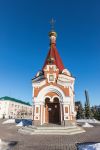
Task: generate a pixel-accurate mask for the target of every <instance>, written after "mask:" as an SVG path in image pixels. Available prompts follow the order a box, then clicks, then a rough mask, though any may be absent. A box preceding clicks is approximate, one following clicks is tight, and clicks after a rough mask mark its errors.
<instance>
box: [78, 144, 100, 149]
mask: <svg viewBox="0 0 100 150" xmlns="http://www.w3.org/2000/svg"><path fill="white" fill-rule="evenodd" d="M78 149H79V150H100V143H96V144H81V145H79V146H78Z"/></svg>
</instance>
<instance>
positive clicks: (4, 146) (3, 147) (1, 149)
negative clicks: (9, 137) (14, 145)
mask: <svg viewBox="0 0 100 150" xmlns="http://www.w3.org/2000/svg"><path fill="white" fill-rule="evenodd" d="M0 150H10V149H9V145H8V143H7V142H4V141H2V140H1V139H0Z"/></svg>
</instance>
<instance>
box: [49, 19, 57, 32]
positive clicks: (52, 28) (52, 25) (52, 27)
mask: <svg viewBox="0 0 100 150" xmlns="http://www.w3.org/2000/svg"><path fill="white" fill-rule="evenodd" d="M55 22H56V21H55V20H54V19H53V18H52V19H51V21H50V25H51V30H52V31H54V25H55Z"/></svg>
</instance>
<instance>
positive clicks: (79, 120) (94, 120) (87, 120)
mask: <svg viewBox="0 0 100 150" xmlns="http://www.w3.org/2000/svg"><path fill="white" fill-rule="evenodd" d="M77 122H87V123H100V121H98V120H96V119H77Z"/></svg>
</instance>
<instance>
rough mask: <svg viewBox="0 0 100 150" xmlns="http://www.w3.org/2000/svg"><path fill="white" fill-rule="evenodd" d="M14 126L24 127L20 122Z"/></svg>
mask: <svg viewBox="0 0 100 150" xmlns="http://www.w3.org/2000/svg"><path fill="white" fill-rule="evenodd" d="M16 126H17V127H22V126H24V124H23V122H22V121H21V122H20V123H18V124H17V125H16Z"/></svg>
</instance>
